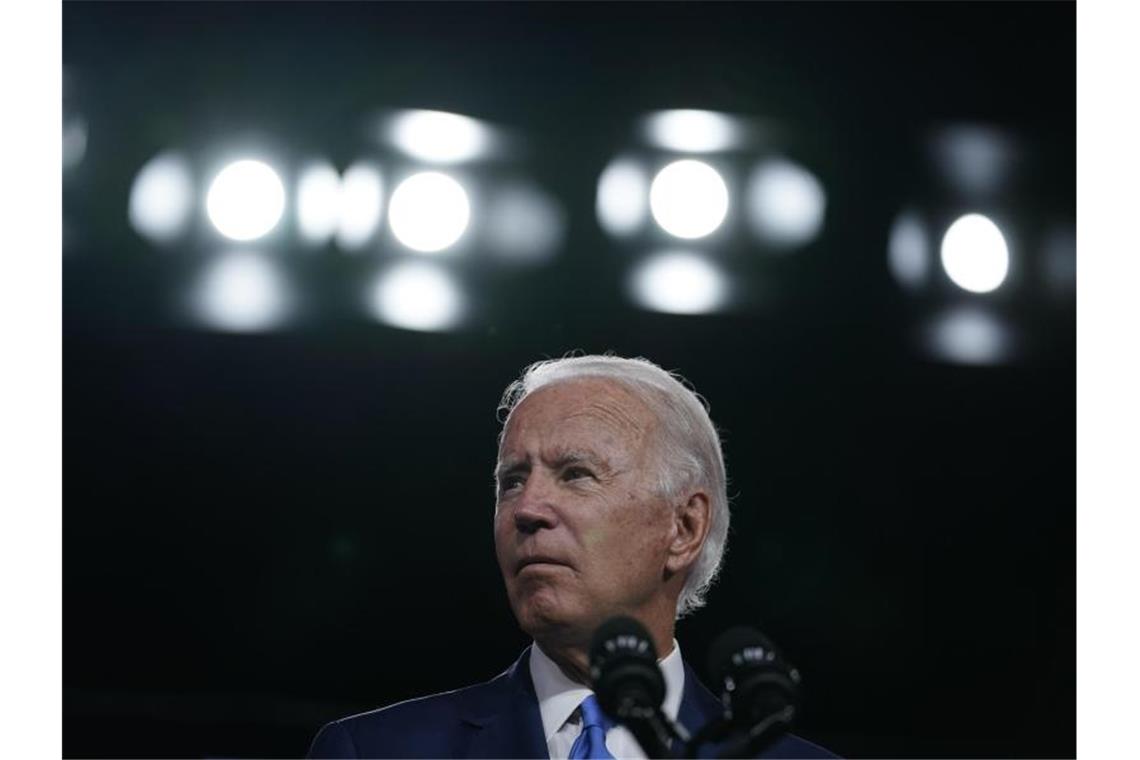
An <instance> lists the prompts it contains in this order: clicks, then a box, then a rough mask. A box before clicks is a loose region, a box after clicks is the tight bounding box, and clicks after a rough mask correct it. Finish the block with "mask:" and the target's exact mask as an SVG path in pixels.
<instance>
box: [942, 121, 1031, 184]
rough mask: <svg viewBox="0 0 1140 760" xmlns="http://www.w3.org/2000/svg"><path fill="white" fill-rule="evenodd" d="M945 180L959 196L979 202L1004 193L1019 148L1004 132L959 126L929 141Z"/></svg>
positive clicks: (978, 126)
mask: <svg viewBox="0 0 1140 760" xmlns="http://www.w3.org/2000/svg"><path fill="white" fill-rule="evenodd" d="M930 148H931V151H932V154H933V156H932V157H933V160H934V163H935V165H936V166H937V167H938V169H939V172H940V174H941V176H942V178H943V179H944V180H945V181H946V182H948V183H949V185H950V186H951V187H952V188H953V189H954V190H955V191H956V192H958V193H959V194H961V195H962V196H963V197H965V198H969V199H971V200H975V201H976V200H978V199H979V198H985V197H987V196H990V195H993V194H996V193H999V192H1001V191H1002V190H1004V189H1005V188H1006V186H1007V184H1008V182H1009V179H1010V175H1011V174H1012V173H1013V169H1014V165H1015V163H1016V162H1017V158H1018V149H1017V144H1016V142H1015V141H1014V139H1013V138H1012V137H1010V136H1009V135H1006V134H1003V133H1002V132H1001V131H999V130H997V129H995V128H992V127H986V126H982V125H957V126H953V127H948V128H945V129H942V130H939V131H938V132H936V133H935V134H934V135H933V137H932V138H931V140H930Z"/></svg>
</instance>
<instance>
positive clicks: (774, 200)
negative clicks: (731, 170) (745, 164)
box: [748, 159, 827, 246]
mask: <svg viewBox="0 0 1140 760" xmlns="http://www.w3.org/2000/svg"><path fill="white" fill-rule="evenodd" d="M748 196H749V197H748V208H749V212H750V213H749V218H750V220H751V222H752V228H753V230H755V232H756V234H757V235H758V236H759V237H760V239H761V240H764V241H765V242H768V243H773V244H775V245H778V246H796V245H803V244H805V243H808V242H810V241H811V240H813V239H814V238H815V237H816V235H818V234H819V231H820V229H821V228H822V227H823V213H824V208H825V207H826V204H827V197H826V195H825V194H824V192H823V185H822V184H820V181H819V180H818V179H816V177H815V175H813V174H812V173H811V172H809V171H808V170H807V169H805V168H804V167H802V166H800V165H798V164H795V163H793V162H791V161H787V160H785V159H770V160H767V161H764V162H762V163H761V164H760V165H759V166H757V167H756V169H755V171H753V173H752V178H751V180H750V182H749V186H748Z"/></svg>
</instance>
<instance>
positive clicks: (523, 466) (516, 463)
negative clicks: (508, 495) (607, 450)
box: [495, 449, 610, 480]
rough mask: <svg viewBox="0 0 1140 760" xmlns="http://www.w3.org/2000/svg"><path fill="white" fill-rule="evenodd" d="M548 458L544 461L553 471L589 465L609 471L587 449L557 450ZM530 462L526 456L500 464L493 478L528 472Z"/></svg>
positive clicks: (606, 466) (602, 461)
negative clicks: (574, 465) (578, 465)
mask: <svg viewBox="0 0 1140 760" xmlns="http://www.w3.org/2000/svg"><path fill="white" fill-rule="evenodd" d="M550 453H551V456H550V457H549V458H546V457H544V459H545V461H546V462H547V463H548V464H549V465H550V466H551V467H552V468H553V469H561V468H563V467H566V466H567V465H571V464H582V463H585V464H590V465H593V466H594V467H597V468H598V469H600V470H606V471H609V469H610V467H609V464H608V463H607V462H606V461H605V460H604V459H603V458H602V457H600V456H598V455H597V454H595V453H594V452H592V451H589V450H587V449H559V450H556V451H553V452H550ZM530 470H531V461H530V457H529V456H527V457H526V458H525V459H515V460H507V461H505V462H500V463H499V466H498V467H496V468H495V478H496V479H499V480H501V479H502V478H504V477H506V476H507V475H513V474H516V473H520V472H530Z"/></svg>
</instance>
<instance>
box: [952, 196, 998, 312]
mask: <svg viewBox="0 0 1140 760" xmlns="http://www.w3.org/2000/svg"><path fill="white" fill-rule="evenodd" d="M942 267H943V269H945V270H946V274H947V275H948V276H949V277H950V279H951V280H952V281H953V282H954V284H955V285H957V286H958V287H960V288H962V289H963V290H968V291H970V292H971V293H989V292H990V291H992V290H995V289H996V288H997V287H998V286H1000V285H1001V284H1002V282H1003V281H1004V280H1005V276H1006V274H1007V273H1008V272H1009V249H1008V248H1007V247H1006V243H1005V238H1004V237H1003V236H1002V234H1001V230H1000V229H998V226H997V225H996V224H994V223H993V222H992V221H991V220H990V219H988V218H987V217H985V216H982V215H981V214H966V215H965V216H962V217H960V218H958V220H957V221H955V222H954V223H953V224H951V225H950V228H949V229H947V230H946V234H945V235H944V236H943V238H942Z"/></svg>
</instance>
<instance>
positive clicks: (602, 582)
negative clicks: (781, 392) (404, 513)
mask: <svg viewBox="0 0 1140 760" xmlns="http://www.w3.org/2000/svg"><path fill="white" fill-rule="evenodd" d="M502 408H503V409H504V410H506V411H508V412H509V416H508V417H507V420H506V424H505V426H504V428H503V432H502V435H501V437H500V441H499V455H498V464H497V466H496V469H495V482H496V503H495V520H494V523H495V551H496V554H497V555H498V561H499V569H500V570H501V571H502V574H503V580H504V582H505V583H506V588H507V596H508V597H509V599H510V604H511V609H512V610H513V611H514V614H515V617H516V618H517V619H518V622H519V625H520V626H521V627H522V629H523V630H524V631H525V632H526V633H527V634H528V635H529V636H531V637H532V638H533V639H534V645H533V646H531V647H528V648H527V650H526V651H524V652H523V654H522V656H521V657H519V659H518V660H517V661H516V662H515V663H514V665H512V666H511V667H510V668H509V669H507V671H506V672H504V673H502V674H501V675H499V676H498V677H497V678H494V679H492V680H490V681H488V682H486V683H483V684H479V685H476V686H471V687H468V688H466V689H460V690H458V691H452V692H448V693H446V694H438V695H435V696H431V697H425V698H422V699H416V700H411V701H408V702H402V703H400V704H397V705H393V706H391V707H387V708H384V709H381V710H376V711H373V712H369V713H365V714H363V715H357V716H353V717H350V718H344V719H342V720H339V721H336V722H334V723H330V724H329V725H327V726H325V727H324V728H323V729H321V731H320V733H319V734H318V735H317V737H316V739H315V740H314V741H313V745H312V748H311V749H310V756H311V757H548V756H549V757H551V758H584V757H598V758H606V757H623V758H637V757H644V754H643V753H642V751H641V748H640V747H639V746H638V744H637V742H636V741H635V740H634V739H633V737H632V735H631V734H630V733H629V732H628V731H627V730H626V729H625V728H624V727H621V726H614V725H612V724H611V723H610V722H609V721H608V719H607V718H606V716H604V715H603V714H602V713H601V711H600V710H599V709H598V706H597V701H596V699H595V697H594V696H593V693H592V691H591V689H590V677H589V665H588V648H589V645H590V640H591V637H592V635H593V633H594V631H595V630H596V629H597V627H598V626H599V625H600V624H601V623H602V622H604V621H605V620H606V619H608V618H609V617H611V616H614V615H628V616H631V617H633V618H636V619H637V620H638V621H640V622H641V623H642V624H643V625H644V626H645V628H646V630H647V631H648V632H649V633H650V635H651V636H652V637H653V640H654V643H655V644H656V647H657V652H658V653H659V654H660V655H662V659H661V660H660V662H659V664H660V666H661V670H662V673H663V675H664V677H665V683H666V693H665V701H664V705H663V710H664V712H665V714H666V715H667V716H668V717H669V718H670V719H672V720H679V721H680V723H681V724H682V725H684V726H686V727H687V728H689V729H690V730H695V729H697V728H700V727H701V726H703V725H704V724H706V723H707V722H709V721H710V720H713V719H714V718H716V717H717V716H718V715H719V714H720V713H721V712H722V708H721V705H720V703H719V701H718V700H717V699H716V698H715V697H714V696H713V695H712V694H711V693H710V692H709V691H708V690H707V689H705V687H704V686H702V685H701V684H700V682H699V681H698V680H697V678H696V676H695V675H694V673H693V671H692V670H691V669H690V668H689V667H688V666H687V665H686V664H685V662H684V660H682V658H681V651H680V647H679V646H678V644H677V642H676V641H675V640H674V639H673V627H674V622H675V620H676V619H677V618H678V617H680V616H681V615H684V614H685V613H687V612H690V611H692V610H695V609H697V608H698V607H700V606H702V605H703V604H704V595H705V593H706V591H707V590H708V588H709V586H710V585H711V583H712V582H713V579H714V578H715V577H716V574H717V571H718V569H719V568H720V564H721V558H722V557H723V555H724V548H725V542H726V539H727V536H728V522H729V509H728V498H727V495H726V488H725V471H724V460H723V457H722V454H721V448H720V441H719V439H718V437H717V433H716V429H715V428H714V427H713V424H712V421H711V420H710V419H709V417H708V413H707V412H706V410H705V407H704V405H703V404H702V403H701V401H700V400H699V398H698V397H697V396H696V395H695V394H694V393H693V392H692V391H690V390H689V389H688V388H686V387H685V386H684V385H682V384H681V383H680V382H679V381H678V380H677V379H676V378H675V377H673V376H672V375H670V374H669V373H667V372H665V371H664V370H662V369H661V368H660V367H658V366H657V365H655V364H653V363H652V362H649V361H646V360H644V359H624V358H619V357H614V356H581V357H573V358H566V359H559V360H554V361H547V362H539V363H537V364H534V365H532V366H530V367H529V368H527V370H526V371H525V372H524V373H523V375H522V377H521V378H520V379H519V380H517V381H515V382H514V383H512V384H511V385H510V386H509V387H508V388H507V391H506V393H505V394H504V396H503V403H502ZM764 756H766V757H832V755H831V754H830V753H828V752H826V751H825V750H822V749H821V748H819V747H817V746H815V745H813V744H811V743H809V742H806V741H803V740H802V739H798V738H796V737H792V736H786V737H784V738H783V739H781V740H780V741H779V742H778V743H776V744H775V745H774V746H772V747H770V748H769V749H768V750H767V751H766V752H765V755H764Z"/></svg>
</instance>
